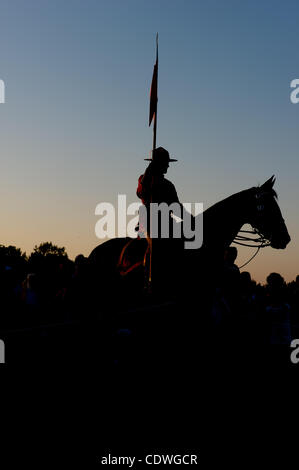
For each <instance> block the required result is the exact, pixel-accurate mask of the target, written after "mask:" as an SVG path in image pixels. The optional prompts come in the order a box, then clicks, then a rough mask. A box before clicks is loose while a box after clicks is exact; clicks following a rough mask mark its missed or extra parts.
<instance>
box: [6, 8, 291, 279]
mask: <svg viewBox="0 0 299 470" xmlns="http://www.w3.org/2000/svg"><path fill="white" fill-rule="evenodd" d="M0 8H1V10H0V79H2V80H4V82H5V85H6V103H5V104H1V105H0V124H1V125H0V148H1V154H0V155H1V156H0V159H1V173H0V214H1V239H0V243H2V244H5V245H8V244H13V245H16V246H18V247H21V248H22V249H23V250H25V251H26V252H27V253H28V254H29V253H30V252H31V250H32V248H33V246H34V245H35V244H39V243H41V242H43V241H52V242H53V243H56V244H58V245H60V246H65V247H66V249H67V252H68V253H69V255H70V257H72V258H73V257H74V256H75V255H77V254H78V253H83V254H85V255H88V254H89V253H90V251H91V250H92V249H93V248H94V247H95V246H96V245H97V244H98V243H99V240H98V239H97V238H96V236H95V232H94V227H95V223H96V221H97V219H98V217H96V216H95V214H94V211H95V207H96V205H97V204H98V203H99V202H103V201H107V202H112V203H114V202H115V201H116V200H117V194H127V197H128V202H133V201H135V200H136V196H135V191H136V182H137V178H138V176H139V175H140V174H141V173H142V172H143V171H144V168H145V162H144V161H143V158H144V157H146V156H148V154H149V151H150V149H151V143H152V130H151V129H149V128H148V108H149V87H150V82H151V76H152V70H153V64H154V59H155V34H156V32H157V31H158V32H159V59H160V63H159V108H158V136H157V144H158V145H162V146H164V147H166V148H167V149H168V150H169V151H170V153H171V154H172V155H174V156H175V157H176V158H178V159H179V162H178V163H176V164H173V166H171V168H170V170H169V173H168V177H169V179H171V180H172V181H173V182H174V183H175V185H176V187H177V191H178V194H179V197H180V199H181V201H185V202H186V201H187V202H191V201H197V202H203V203H204V207H205V208H207V207H209V206H210V205H212V204H213V203H215V202H217V201H218V200H221V199H223V198H225V197H227V196H229V195H230V194H233V193H236V192H238V191H240V190H242V189H246V188H249V187H252V186H255V185H257V184H259V183H263V182H264V181H265V180H266V179H268V178H269V177H270V176H271V175H272V174H275V175H276V177H277V183H276V189H277V192H278V195H279V205H280V207H281V210H282V213H283V216H284V218H285V220H286V223H287V226H288V229H289V232H290V235H291V237H292V242H291V243H290V244H289V246H288V247H287V249H286V250H283V251H276V250H273V249H271V248H267V249H265V250H264V251H263V252H262V253H261V254H259V255H258V257H257V258H255V260H254V261H252V263H251V264H250V265H249V266H248V268H245V269H248V270H249V271H250V272H251V273H252V275H253V277H254V278H255V279H256V280H258V281H260V282H264V281H265V278H266V276H267V275H268V274H269V273H270V272H271V271H277V272H280V273H281V274H282V275H283V276H284V277H285V279H286V280H292V279H293V278H294V277H295V276H296V275H297V274H298V273H299V240H298V237H299V217H298V203H299V197H298V196H299V187H298V176H299V158H298V147H299V145H298V144H299V104H298V105H294V104H292V103H291V102H290V92H291V89H290V82H291V80H292V79H294V78H299V60H298V50H299V32H298V24H299V3H298V2H296V1H290V0H287V1H284V2H281V1H275V0H271V1H270V0H269V1H265V0H264V1H261V0H259V1H255V0H250V1H242V2H240V1H237V0H236V1H232V0H226V1H222V0H217V1H216V0H214V1H213V0H202V1H201V0H188V1H186V0H163V1H162V0H159V1H157V0H150V1H149V0H146V1H145V0H118V1H115V0H84V1H83V0H80V1H78V0H72V1H67V0H59V1H57V0H34V1H33V0H26V2H24V1H23V0H20V1H15V0H9V1H7V0H1V2H0ZM253 253H254V251H253V250H252V249H244V248H242V249H240V250H239V257H238V260H237V262H238V264H239V265H240V264H242V263H243V262H245V261H246V260H247V259H248V258H250V256H252V254H253Z"/></svg>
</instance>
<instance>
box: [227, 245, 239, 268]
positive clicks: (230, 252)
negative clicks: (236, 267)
mask: <svg viewBox="0 0 299 470" xmlns="http://www.w3.org/2000/svg"><path fill="white" fill-rule="evenodd" d="M237 256H238V250H237V248H236V247H235V246H229V247H228V248H227V249H226V250H225V252H224V261H226V262H227V263H231V264H234V262H235V260H236V258H237Z"/></svg>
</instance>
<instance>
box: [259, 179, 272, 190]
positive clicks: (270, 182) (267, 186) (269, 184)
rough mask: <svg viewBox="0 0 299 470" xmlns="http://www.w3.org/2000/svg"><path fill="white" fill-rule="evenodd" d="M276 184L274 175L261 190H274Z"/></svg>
mask: <svg viewBox="0 0 299 470" xmlns="http://www.w3.org/2000/svg"><path fill="white" fill-rule="evenodd" d="M274 183H275V176H274V175H272V176H271V178H269V179H268V180H267V181H266V182H265V183H264V184H263V185H262V186H261V188H263V189H264V190H267V189H268V190H269V189H272V188H273V186H274Z"/></svg>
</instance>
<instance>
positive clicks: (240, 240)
mask: <svg viewBox="0 0 299 470" xmlns="http://www.w3.org/2000/svg"><path fill="white" fill-rule="evenodd" d="M262 195H263V194H262V193H259V192H256V194H255V198H256V199H260V197H261V196H262ZM264 208H265V207H264V205H263V204H257V207H256V209H257V211H258V216H259V217H261V216H262V212H263V211H264ZM240 233H247V234H251V235H258V236H257V238H252V237H248V236H244V235H239V234H240ZM246 242H250V243H256V244H257V243H259V245H258V246H257V245H252V244H249V243H246ZM232 243H235V244H237V245H241V246H247V247H249V248H257V250H256V252H255V253H254V255H253V256H252V257H251V258H249V260H248V261H246V263H244V264H242V266H239V269H241V268H243V267H244V266H246V265H247V264H249V263H250V261H252V260H253V258H255V257H256V255H257V254H258V252H259V251H260V249H261V248H265V247H266V246H270V245H271V242H270V240H268V239H267V238H266V237H264V235H262V234H261V232H260V231H259V230H258V229H257V228H254V227H253V229H252V230H239V232H238V235H236V236H235V238H234V240H233V242H232Z"/></svg>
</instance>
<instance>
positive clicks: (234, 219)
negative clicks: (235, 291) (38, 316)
mask: <svg viewBox="0 0 299 470" xmlns="http://www.w3.org/2000/svg"><path fill="white" fill-rule="evenodd" d="M274 182H275V179H274V177H272V178H270V179H269V180H268V181H266V182H265V183H264V184H263V185H262V186H260V187H253V188H250V189H247V190H244V191H241V192H239V193H237V194H234V195H232V196H230V197H228V198H226V199H224V200H223V201H221V202H218V203H217V204H215V205H213V206H212V207H210V208H209V209H207V210H206V211H204V213H203V245H202V247H201V248H199V249H196V250H192V249H189V250H184V251H185V253H184V255H185V256H184V263H183V265H179V266H177V272H178V276H180V278H179V279H180V289H178V288H177V287H176V291H178V290H179V291H180V292H179V294H180V295H179V297H178V300H177V302H176V307H167V306H166V307H165V308H162V310H160V311H158V312H156V311H151V310H149V311H146V309H145V311H143V312H139V315H137V317H138V318H139V319H141V318H142V319H143V322H144V323H143V326H142V328H143V331H145V330H147V331H148V332H149V333H148V335H149V337H150V340H149V341H148V343H144V344H147V345H148V347H150V345H152V344H155V348H156V350H157V351H158V350H160V351H163V352H164V351H165V350H167V349H168V350H172V351H175V352H176V354H178V355H179V357H183V356H184V357H192V356H194V355H198V353H199V351H198V350H197V349H196V352H195V348H197V347H198V345H201V348H203V349H205V348H206V346H205V345H209V346H208V347H210V339H211V336H212V337H213V326H212V325H210V323H209V322H210V319H209V318H210V316H211V315H210V313H211V305H212V300H213V290H214V288H215V283H216V281H217V275H218V272H220V269H221V267H222V265H223V254H224V250H225V249H226V248H227V247H229V246H230V244H231V243H232V242H233V241H234V239H235V237H236V236H237V234H238V233H239V231H240V229H241V228H242V226H243V225H244V224H250V225H251V226H252V227H253V229H254V231H255V233H257V234H258V235H259V236H260V237H261V238H260V239H261V240H262V241H263V242H265V240H268V242H269V243H268V244H269V245H271V246H272V247H273V248H276V249H284V248H285V247H286V246H287V244H288V243H289V241H290V236H289V234H288V231H287V228H286V225H285V223H284V219H283V217H282V215H281V211H280V209H279V206H278V203H277V195H276V192H275V191H274V189H273V185H274ZM129 240H130V239H128V238H116V239H112V240H109V241H107V242H105V243H103V244H101V245H99V246H98V247H96V248H95V249H94V250H93V251H92V253H91V254H90V256H89V261H90V264H91V266H92V267H93V286H94V287H93V291H94V296H95V297H94V300H93V303H96V304H97V305H98V306H99V307H101V309H102V311H103V309H104V310H105V311H106V312H107V318H108V319H109V320H108V322H109V321H114V324H115V325H116V324H118V325H119V324H121V321H123V317H121V316H119V315H118V313H117V312H119V310H121V309H122V308H123V307H124V305H125V303H126V301H125V299H126V298H127V296H126V295H125V294H128V292H129V295H131V297H132V298H136V296H138V293H140V292H141V291H142V286H143V281H144V276H143V264H142V260H143V257H144V253H145V250H146V247H147V242H146V240H144V239H142V240H135V241H134V242H132V244H131V246H130V250H131V251H132V252H133V255H135V260H134V263H135V265H136V266H137V265H138V264H139V268H137V269H135V270H133V271H131V272H130V274H128V275H127V276H121V275H120V273H119V260H120V257H122V256H121V255H122V254H123V250H124V247H125V246H126V244H127V243H128V241H129ZM174 256H175V253H174ZM133 258H134V256H133ZM136 260H139V261H138V262H136ZM122 269H123V266H122ZM134 273H135V274H134ZM126 279H130V282H127V281H126ZM176 293H178V292H176ZM105 299H106V300H105ZM137 305H138V301H137ZM112 312H113V314H112V315H111V313H112ZM140 313H142V314H140ZM156 313H157V315H155V314H156ZM139 321H141V320H139ZM119 322H120V323H119ZM134 322H136V316H135V317H134ZM134 322H133V323H134ZM163 322H164V324H163ZM169 325H170V327H169ZM173 325H174V326H173ZM124 326H127V324H126V325H124ZM171 328H172V329H171ZM156 334H158V335H159V334H160V338H162V340H161V341H160V349H159V348H158V346H156V345H157V344H158V342H157V341H156ZM153 335H154V336H153ZM137 337H139V334H138V335H137ZM165 338H167V341H166V340H165ZM171 338H172V339H171ZM141 341H143V340H141ZM169 341H170V342H169ZM171 341H172V343H171ZM161 345H162V346H161ZM178 345H180V346H179V347H178ZM190 345H193V346H191V349H190ZM143 346H144V345H143ZM192 348H193V349H192ZM144 349H148V348H147V347H144ZM183 351H184V352H183ZM186 351H189V352H186ZM157 354H158V355H159V353H158V352H157ZM163 354H164V353H163ZM163 354H160V356H163ZM160 356H159V357H160Z"/></svg>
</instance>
